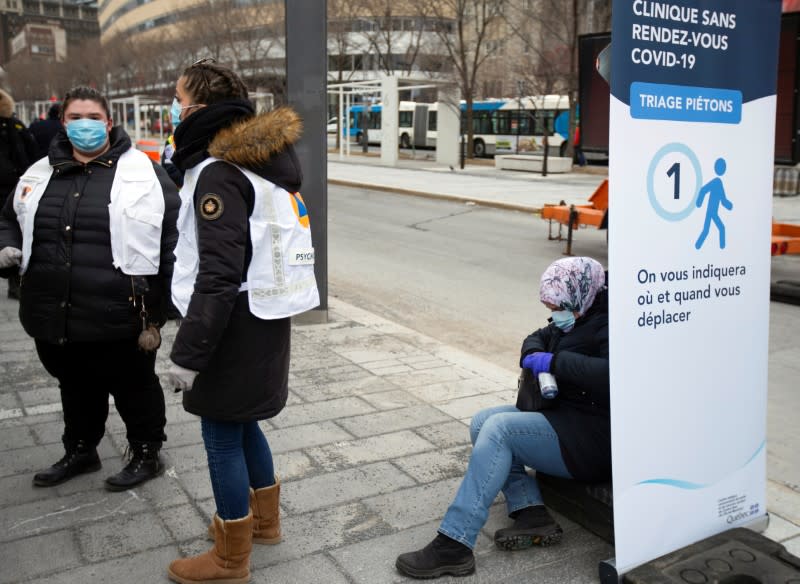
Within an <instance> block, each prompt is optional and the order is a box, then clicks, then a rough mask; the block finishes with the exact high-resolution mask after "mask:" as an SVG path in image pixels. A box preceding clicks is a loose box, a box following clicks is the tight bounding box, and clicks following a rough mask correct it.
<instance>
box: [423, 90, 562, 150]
mask: <svg viewBox="0 0 800 584" xmlns="http://www.w3.org/2000/svg"><path fill="white" fill-rule="evenodd" d="M466 111H467V104H466V102H465V101H462V102H461V132H462V134H463V135H464V137H466V135H467V119H466V118H467V116H466ZM437 118H438V103H437V104H432V105H430V106H429V107H428V131H427V143H426V145H427V146H428V147H435V146H436V138H437V131H436V126H437V122H438V119H437ZM568 130H569V97H567V96H566V95H543V96H529V97H523V98H519V99H517V98H510V99H496V100H488V101H475V102H473V104H472V132H473V136H472V144H473V152H474V153H475V156H478V157H483V156H494V155H496V154H515V153H517V152H540V151H541V150H542V146H543V139H544V135H545V133H547V143H548V145H549V147H550V148H558V151H559V154H561V155H562V156H563V154H564V151H565V150H566V147H567V142H568V140H567V138H568Z"/></svg>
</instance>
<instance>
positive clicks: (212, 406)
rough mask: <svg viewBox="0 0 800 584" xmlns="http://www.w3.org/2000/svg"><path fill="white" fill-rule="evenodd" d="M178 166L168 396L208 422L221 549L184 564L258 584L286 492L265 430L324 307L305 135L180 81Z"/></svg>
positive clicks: (204, 573) (200, 77)
mask: <svg viewBox="0 0 800 584" xmlns="http://www.w3.org/2000/svg"><path fill="white" fill-rule="evenodd" d="M173 111H174V112H176V115H177V116H178V117H179V118H180V125H178V127H177V129H176V130H175V146H176V151H175V154H173V156H172V162H173V163H174V164H175V165H176V166H177V167H178V169H180V170H181V171H182V172H183V173H184V177H183V180H184V182H183V187H182V188H181V192H180V195H181V211H180V216H179V220H178V229H179V231H180V238H179V240H178V246H177V248H176V251H175V253H176V264H175V275H174V278H173V289H172V295H173V301H174V303H175V306H176V307H177V308H178V310H179V311H180V312H181V314H182V315H183V317H184V318H183V320H182V321H181V325H180V328H179V329H178V333H177V336H176V338H175V342H174V344H173V348H172V353H171V355H170V358H171V359H172V362H173V364H172V366H171V368H170V369H169V371H168V373H167V375H166V378H165V379H166V380H167V385H168V386H171V387H175V388H177V389H182V390H183V391H184V393H183V406H184V408H185V409H186V411H188V412H190V413H193V414H196V415H198V416H200V423H201V428H202V436H203V442H204V444H205V448H206V454H207V457H208V470H209V474H210V477H211V486H212V489H213V492H214V503H215V504H216V513H215V515H214V518H213V521H212V524H211V526H210V527H209V534H210V535H212V536H213V538H214V539H215V544H214V547H213V548H212V549H211V550H209V551H208V552H206V553H204V554H201V555H199V556H195V557H191V558H185V559H178V560H175V561H173V562H172V563H171V564H170V566H169V569H168V574H169V577H170V578H171V579H172V580H174V581H176V582H181V583H186V582H191V583H196V582H217V581H224V582H247V581H248V580H249V578H250V552H251V549H252V544H253V542H255V543H266V544H271V543H278V542H279V541H280V538H281V531H280V518H279V512H280V508H279V494H280V482H279V481H278V478H277V477H276V475H275V470H274V465H273V460H272V453H271V451H270V448H269V444H268V442H267V440H266V438H265V436H264V434H263V432H262V430H261V428H260V427H259V425H258V421H259V420H264V419H267V418H271V417H273V416H275V415H277V414H278V413H279V412H280V411H281V410H282V409H283V407H284V405H285V403H286V399H287V396H288V385H287V382H288V374H289V343H290V336H291V331H290V317H291V316H293V315H295V314H298V313H300V312H303V311H306V310H309V309H311V308H314V307H315V306H317V305H318V304H319V293H318V291H317V285H316V280H315V278H314V255H313V248H312V246H311V232H310V227H309V218H308V213H307V212H306V208H305V205H304V203H303V198H302V197H301V196H300V193H299V192H298V191H299V189H300V182H301V172H300V165H299V162H298V159H297V156H296V155H295V152H294V147H293V146H292V144H293V143H294V142H295V141H296V140H297V139H298V137H299V135H300V131H301V122H300V119H299V118H298V116H297V114H295V113H294V112H293V111H292V110H290V109H288V108H281V109H278V110H275V111H272V112H267V113H263V114H259V115H255V114H254V109H253V107H252V105H251V103H250V102H249V101H248V93H247V88H246V87H245V86H244V84H243V83H242V81H241V79H240V78H239V77H238V76H237V75H236V74H235V73H234V72H233V71H231V70H230V69H228V68H226V67H222V66H220V65H217V64H216V63H215V62H213V59H204V60H202V61H198V62H197V63H195V64H194V65H192V66H191V67H189V68H187V69H186V70H185V71H184V72H183V75H181V77H180V78H179V79H178V82H177V86H176V89H175V101H174V102H173Z"/></svg>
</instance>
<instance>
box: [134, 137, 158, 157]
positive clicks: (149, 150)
mask: <svg viewBox="0 0 800 584" xmlns="http://www.w3.org/2000/svg"><path fill="white" fill-rule="evenodd" d="M136 149H137V150H141V151H142V152H144V153H145V154H147V156H148V157H149V158H150V160H152V161H153V162H161V144H159V142H158V140H137V141H136Z"/></svg>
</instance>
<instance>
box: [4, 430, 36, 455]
mask: <svg viewBox="0 0 800 584" xmlns="http://www.w3.org/2000/svg"><path fill="white" fill-rule="evenodd" d="M35 445H36V442H35V441H34V439H33V434H32V433H31V431H30V430H29V429H28V428H27V427H26V426H12V427H8V428H0V450H1V451H2V452H4V453H5V452H9V451H13V450H17V449H18V448H27V447H30V446H35ZM5 456H11V454H6V455H5Z"/></svg>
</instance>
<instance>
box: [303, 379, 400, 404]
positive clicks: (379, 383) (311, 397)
mask: <svg viewBox="0 0 800 584" xmlns="http://www.w3.org/2000/svg"><path fill="white" fill-rule="evenodd" d="M368 375H369V374H368ZM293 389H294V391H295V392H296V393H297V395H299V396H300V397H301V398H302V399H303V400H305V401H309V402H315V401H320V400H326V399H333V398H337V397H348V396H355V395H364V394H368V393H375V392H378V391H388V390H390V389H398V386H397V385H395V384H394V383H391V382H390V381H388V380H387V379H386V378H384V377H376V376H374V375H369V377H360V378H358V379H350V380H348V381H337V382H335V383H325V384H321V385H316V384H310V385H307V386H305V387H298V388H293Z"/></svg>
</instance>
